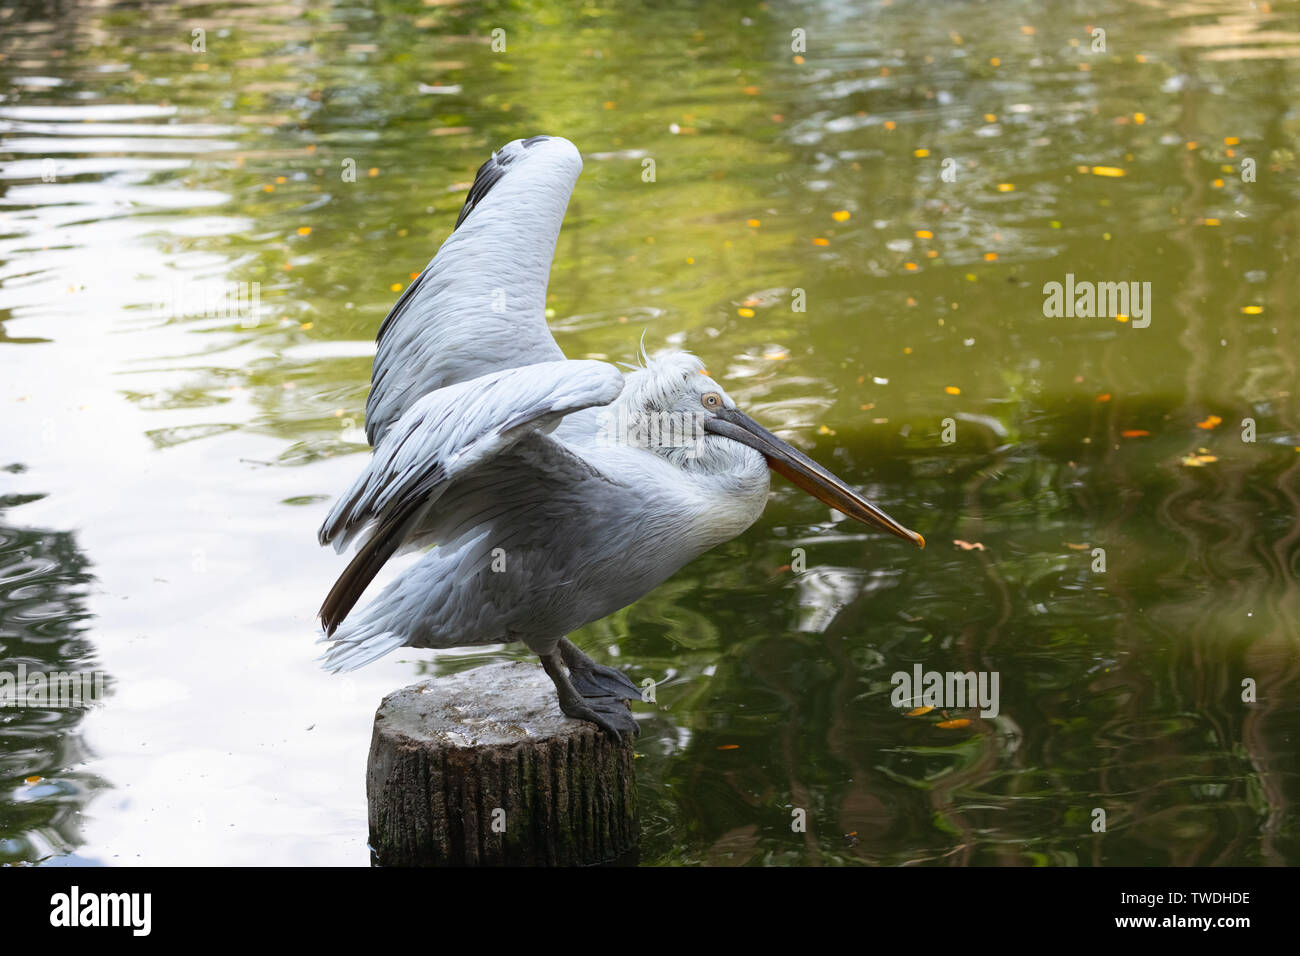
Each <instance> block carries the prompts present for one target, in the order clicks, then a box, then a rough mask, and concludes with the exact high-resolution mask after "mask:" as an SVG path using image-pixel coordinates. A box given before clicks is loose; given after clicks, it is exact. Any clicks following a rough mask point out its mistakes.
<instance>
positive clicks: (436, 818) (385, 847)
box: [366, 663, 640, 866]
mask: <svg viewBox="0 0 1300 956" xmlns="http://www.w3.org/2000/svg"><path fill="white" fill-rule="evenodd" d="M632 750H633V748H632V744H630V743H619V742H617V741H614V740H612V739H611V738H610V737H609V736H608V735H606V734H604V733H602V732H601V730H600V729H599V728H597V727H596V726H595V725H593V724H589V723H587V722H586V721H583V720H573V719H571V718H568V717H565V716H564V715H563V714H562V713H560V707H559V703H558V701H557V700H556V696H555V686H554V685H553V684H552V683H551V681H550V678H548V677H547V676H546V674H545V672H544V671H543V670H542V669H541V667H540V666H539V665H534V664H521V663H501V664H489V665H486V666H484V667H479V668H476V669H474V670H470V671H464V672H461V673H458V674H452V675H449V676H446V677H438V678H434V679H432V680H429V681H424V682H422V683H419V684H412V685H411V686H409V687H404V688H402V689H401V690H398V691H394V692H393V693H391V694H389V695H388V696H387V697H385V698H384V700H383V702H382V703H381V704H380V705H379V710H378V711H377V712H376V713H375V729H374V735H373V737H372V738H371V743H370V758H369V763H368V767H367V772H366V797H367V803H368V805H369V818H370V846H371V849H372V851H373V853H374V855H375V860H376V862H378V863H379V865H381V866H494V865H497V866H500V865H519V866H581V865H588V864H593V863H605V862H611V861H614V860H616V859H619V858H620V857H624V855H625V854H628V853H629V852H630V851H632V850H634V849H635V848H636V845H637V839H638V837H639V835H640V824H639V821H638V817H637V794H636V775H635V773H634V771H633V769H632V762H633V757H632Z"/></svg>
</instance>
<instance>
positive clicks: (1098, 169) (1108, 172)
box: [1092, 166, 1124, 176]
mask: <svg viewBox="0 0 1300 956" xmlns="http://www.w3.org/2000/svg"><path fill="white" fill-rule="evenodd" d="M1092 174H1093V175H1094V176H1123V175H1124V170H1122V169H1120V168H1119V167H1118V166H1094V167H1092Z"/></svg>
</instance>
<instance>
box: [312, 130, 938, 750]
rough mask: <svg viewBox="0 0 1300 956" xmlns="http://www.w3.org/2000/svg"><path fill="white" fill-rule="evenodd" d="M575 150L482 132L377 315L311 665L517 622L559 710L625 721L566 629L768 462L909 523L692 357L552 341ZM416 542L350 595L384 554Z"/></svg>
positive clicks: (633, 689) (594, 612) (610, 726)
mask: <svg viewBox="0 0 1300 956" xmlns="http://www.w3.org/2000/svg"><path fill="white" fill-rule="evenodd" d="M581 171H582V158H581V156H580V155H579V153H578V150H577V149H576V148H575V147H574V145H573V144H572V143H570V142H569V141H568V140H566V139H563V138H561V137H558V136H531V137H529V138H527V139H517V140H514V141H513V142H510V143H507V144H506V145H505V146H503V147H502V148H501V149H499V150H497V151H496V152H495V153H493V154H492V156H491V158H490V159H488V160H487V162H485V163H484V164H483V165H482V166H481V167H480V168H479V170H478V174H477V175H476V177H475V179H474V182H473V185H472V186H471V187H470V190H469V195H468V197H467V198H466V200H465V205H464V208H463V209H461V212H460V216H459V217H458V218H457V219H456V225H455V228H454V229H453V231H452V233H451V235H450V236H449V237H448V238H447V240H446V242H444V243H443V244H442V246H441V248H439V249H438V251H437V254H436V255H435V256H434V257H433V259H432V261H430V262H429V264H428V266H426V267H425V269H424V271H423V272H421V273H420V275H419V277H418V278H417V279H415V281H414V282H412V283H411V285H410V286H409V287H408V288H407V289H406V290H405V291H404V292H403V293H402V295H401V297H400V298H399V299H398V300H397V303H396V304H395V305H394V306H393V308H392V311H391V312H389V313H388V316H387V317H386V318H385V319H384V321H383V323H382V324H381V325H380V327H379V334H378V346H377V350H376V354H375V360H374V371H373V376H372V387H371V391H370V395H369V398H368V399H367V402H366V423H365V424H366V437H367V439H368V440H369V441H370V444H371V445H372V446H373V454H372V456H371V458H370V460H369V463H368V464H367V465H366V467H365V469H364V470H363V471H362V472H361V474H360V476H358V478H357V479H356V481H355V482H353V484H352V487H351V488H349V489H348V490H347V491H346V492H345V493H344V494H343V495H342V496H341V497H340V498H339V499H338V500H337V501H336V502H335V503H334V505H333V507H332V508H331V510H330V512H329V514H328V516H327V517H326V518H325V521H324V523H323V524H322V525H321V528H320V533H319V539H320V543H321V544H322V545H332V546H333V547H334V548H335V550H336V551H338V552H340V553H342V552H343V551H344V550H345V549H346V548H347V547H348V545H349V544H351V543H352V542H354V541H358V542H360V544H359V548H358V550H357V552H356V555H355V557H353V558H352V560H351V562H350V563H349V564H348V566H347V568H346V569H345V570H344V571H343V573H342V575H341V576H340V577H339V579H338V581H337V582H336V583H335V585H334V587H333V588H332V589H331V590H330V592H329V595H328V596H327V597H326V598H325V602H324V604H323V606H322V607H321V609H320V620H321V624H322V625H323V629H324V634H323V635H322V637H321V641H323V642H327V643H328V645H329V646H328V648H327V649H326V651H325V653H324V654H323V655H322V661H323V664H322V666H324V667H325V668H326V669H327V670H330V671H342V670H351V669H353V668H356V667H360V666H362V665H365V664H368V663H370V662H371V661H374V660H375V659H377V658H379V657H381V656H383V655H384V654H387V653H389V652H390V651H392V650H394V649H395V648H398V647H416V648H446V647H463V646H470V645H479V644H498V643H513V642H520V643H523V644H524V645H526V646H527V647H528V648H529V649H530V650H531V651H532V652H533V653H535V654H537V656H538V657H539V658H540V659H541V663H542V666H543V668H544V669H545V671H546V673H547V675H549V677H550V679H551V680H552V681H553V682H554V684H555V689H556V692H557V694H558V697H559V705H560V710H561V711H563V713H565V714H566V715H568V716H569V717H574V718H578V719H581V720H587V721H591V722H592V723H594V724H596V725H597V726H598V727H600V728H601V729H602V730H603V731H605V732H607V733H609V734H611V735H614V736H615V737H627V736H629V735H635V734H636V733H637V732H638V724H637V721H636V720H635V718H634V716H633V714H632V711H631V710H630V708H629V707H628V705H627V704H626V703H625V701H630V700H641V699H642V697H641V691H640V689H639V688H638V687H637V686H636V685H635V684H634V683H633V682H632V681H631V680H630V679H629V678H628V677H627V676H626V675H625V674H624V673H623V672H622V671H620V670H617V669H615V668H612V667H606V666H603V665H600V664H597V663H596V662H594V661H593V660H592V659H591V658H590V657H588V656H587V655H586V654H584V653H583V652H582V651H581V650H579V649H578V647H577V646H575V645H574V644H573V643H572V642H571V641H570V640H569V639H568V636H567V635H569V634H570V633H572V632H573V631H575V630H577V629H578V628H580V627H582V626H583V625H585V624H589V623H591V622H592V621H596V620H599V619H600V618H602V617H605V616H606V615H608V614H611V613H613V612H614V611H617V610H618V609H619V608H622V607H625V606H627V605H628V604H631V603H632V602H633V601H636V600H637V599H638V598H640V597H642V596H643V595H645V594H647V593H648V592H649V591H650V590H652V589H653V588H655V587H656V586H658V585H659V584H660V583H662V582H663V581H665V580H666V579H667V578H669V577H670V576H672V575H673V574H674V573H676V572H677V570H678V569H679V568H681V567H682V566H683V565H685V564H687V563H689V562H690V561H692V560H694V559H695V558H696V557H698V556H699V555H701V554H703V553H704V552H705V551H708V550H709V549H710V548H712V547H714V546H715V545H718V544H721V543H722V542H724V541H729V540H730V539H732V538H734V537H736V536H737V535H739V534H740V533H741V532H743V531H744V530H745V529H746V528H748V527H749V526H750V525H752V524H753V523H754V522H755V521H756V520H757V519H758V517H759V515H760V514H761V513H762V511H763V506H764V504H765V502H766V500H767V493H768V480H769V469H770V470H771V471H776V472H778V473H779V474H781V475H783V476H784V477H786V478H788V479H789V480H790V481H792V482H794V484H796V485H798V486H799V487H800V488H802V489H803V490H805V491H807V492H808V493H809V494H812V495H813V496H815V497H816V498H818V499H819V500H821V501H822V502H824V503H826V504H827V505H830V506H831V507H832V508H835V509H837V510H839V511H841V512H843V513H844V514H845V515H848V516H849V517H850V518H854V519H856V520H858V521H860V522H863V523H864V524H866V525H869V526H871V527H874V528H877V529H880V530H882V531H885V532H888V533H889V534H892V535H896V536H897V537H899V538H902V539H903V540H905V541H910V542H912V543H913V544H915V545H917V546H919V547H924V546H925V540H924V539H923V538H922V537H921V535H919V534H917V533H916V532H914V531H909V530H908V529H907V528H905V527H903V526H902V525H900V524H899V523H898V522H896V521H895V520H894V519H893V518H891V517H889V515H887V514H885V512H883V511H881V510H880V509H879V508H877V507H876V506H875V505H873V504H871V503H870V502H869V501H867V500H866V499H865V498H863V497H862V496H861V495H859V494H858V493H857V492H855V491H854V490H853V489H852V488H850V487H849V486H848V485H847V484H846V483H845V482H843V481H841V480H840V479H839V478H836V477H835V476H834V475H832V474H831V473H830V472H829V471H827V470H826V469H825V468H823V467H821V466H820V465H818V464H817V463H816V462H814V461H813V460H812V459H810V458H808V457H807V456H805V455H804V454H802V453H801V452H800V451H798V450H797V449H796V448H794V447H792V446H791V445H790V444H788V443H787V442H785V441H782V440H781V439H780V438H778V437H776V436H775V435H773V434H772V433H771V432H769V431H768V430H767V429H765V428H763V426H762V425H760V424H758V423H757V422H756V421H754V420H753V419H752V418H750V417H749V416H748V415H746V414H745V413H744V412H742V411H740V409H738V408H737V407H736V403H735V402H734V401H732V399H731V398H730V396H728V395H727V393H726V391H724V390H723V388H722V386H721V385H719V384H718V383H717V382H715V381H714V380H713V379H712V378H710V377H709V375H708V374H707V373H706V372H705V369H704V365H703V364H702V363H701V361H700V360H699V359H698V358H696V357H695V356H693V355H691V354H688V353H686V352H682V351H674V352H669V353H666V354H661V355H658V356H656V357H654V358H648V357H646V356H645V351H644V348H642V350H641V361H640V362H639V363H638V364H637V365H636V366H635V367H632V368H630V369H629V370H628V371H626V372H623V371H620V369H618V368H617V367H615V366H614V365H611V364H608V363H606V362H601V361H590V360H571V359H566V358H565V357H564V354H563V353H562V352H561V351H560V348H559V346H558V345H556V343H555V340H554V339H553V338H552V337H551V333H550V331H549V329H548V328H547V325H546V315H545V309H546V286H547V280H548V276H549V273H550V269H551V261H552V259H553V258H554V255H555V244H556V240H557V238H558V236H559V232H560V224H561V222H562V221H563V219H564V212H565V209H566V207H567V206H568V203H569V196H570V194H571V193H572V192H573V188H574V186H575V184H576V183H577V180H578V175H579V173H580V172H581ZM656 426H662V427H656ZM415 549H424V550H425V553H424V554H423V555H422V556H421V557H420V558H419V559H418V560H416V561H415V562H414V563H413V564H411V565H410V566H409V567H408V568H406V569H405V570H404V571H403V572H402V573H401V574H400V575H398V576H397V577H396V578H395V579H394V580H393V581H392V583H390V584H388V585H387V587H385V588H384V589H383V590H382V592H381V593H380V594H379V595H378V596H377V597H376V598H375V599H374V600H373V601H372V602H371V603H370V604H368V605H367V606H366V607H365V608H364V609H363V610H362V611H360V612H359V613H357V614H352V610H353V608H354V606H355V605H356V603H357V601H358V600H359V598H360V597H361V595H362V592H364V591H365V590H366V587H367V585H369V584H370V582H371V581H372V580H373V579H374V577H375V575H376V574H377V573H378V572H379V570H380V568H381V567H382V566H383V565H384V564H385V562H387V561H388V560H389V558H391V557H392V556H393V555H394V554H396V553H398V552H399V551H409V550H415Z"/></svg>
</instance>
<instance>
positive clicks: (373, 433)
mask: <svg viewBox="0 0 1300 956" xmlns="http://www.w3.org/2000/svg"><path fill="white" fill-rule="evenodd" d="M581 172H582V157H581V156H580V155H579V154H578V150H577V149H576V148H575V147H574V145H573V144H572V143H570V142H569V141H568V140H567V139H562V138H560V137H558V136H531V137H529V138H528V139H517V140H514V141H513V142H510V143H507V144H506V145H505V146H502V147H501V148H500V149H499V150H497V151H496V152H495V153H493V154H492V157H491V158H490V159H489V160H488V161H487V162H486V163H484V164H483V165H482V167H480V168H479V171H478V175H477V176H476V177H475V179H474V185H473V186H472V187H470V191H469V196H468V198H467V199H466V200H465V207H464V209H462V210H461V213H460V218H459V219H457V220H456V229H455V231H454V232H453V233H452V234H451V236H449V237H448V239H447V241H446V242H444V243H443V244H442V248H440V249H439V250H438V253H437V255H435V256H434V257H433V260H432V261H431V262H430V263H429V264H428V265H427V266H426V267H425V269H424V271H423V272H422V273H420V276H419V278H417V279H416V280H415V281H414V282H412V283H411V285H410V286H408V287H407V289H406V291H405V292H403V293H402V296H401V298H399V299H398V300H397V304H396V305H394V306H393V310H392V311H391V312H389V313H388V317H387V318H385V319H384V322H383V324H382V325H381V326H380V327H379V338H378V342H379V347H378V350H377V352H376V353H375V365H374V373H373V376H372V382H371V387H370V398H369V399H368V400H367V402H366V437H367V438H368V439H369V440H370V443H371V444H372V445H374V446H375V447H378V446H379V444H380V442H381V441H382V440H383V438H384V435H385V433H386V432H387V431H388V430H389V429H390V428H391V427H392V426H393V425H394V423H396V422H397V420H398V419H399V418H401V416H402V413H403V412H405V411H406V410H407V409H408V408H410V407H411V405H412V404H413V403H414V402H415V401H416V400H418V399H419V398H420V396H422V395H426V394H428V393H429V392H431V391H433V390H435V389H438V388H442V387H444V386H447V385H454V384H456V383H457V382H465V381H468V380H469V379H472V378H477V377H478V376H480V375H485V374H487V373H488V372H495V371H499V370H501V369H506V368H518V367H519V366H521V365H532V364H535V363H538V362H549V361H555V360H558V359H562V358H564V353H562V352H561V351H560V347H559V346H558V345H556V344H555V339H553V338H552V337H551V332H550V330H549V329H548V328H547V327H546V284H547V280H548V278H549V276H550V272H551V260H552V259H553V258H554V257H555V243H556V240H557V238H558V237H559V234H560V223H561V222H562V221H563V220H564V211H565V209H566V208H567V207H568V204H569V196H570V194H571V193H572V192H573V187H574V184H575V183H576V182H577V181H578V174H579V173H581Z"/></svg>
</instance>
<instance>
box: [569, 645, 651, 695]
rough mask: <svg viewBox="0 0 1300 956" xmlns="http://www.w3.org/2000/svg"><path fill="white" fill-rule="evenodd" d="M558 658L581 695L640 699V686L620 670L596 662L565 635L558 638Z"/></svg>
mask: <svg viewBox="0 0 1300 956" xmlns="http://www.w3.org/2000/svg"><path fill="white" fill-rule="evenodd" d="M560 658H561V659H562V660H563V661H564V666H565V667H567V668H568V669H569V678H570V679H571V680H572V681H573V686H574V687H575V688H577V690H578V693H579V694H581V695H582V696H583V697H621V698H622V699H623V700H641V699H642V697H641V688H639V687H637V686H636V684H634V683H632V681H631V680H630V679H629V678H628V676H627V675H626V674H624V673H623V672H622V671H620V670H617V669H615V668H613V667H606V666H605V665H604V664H597V663H596V662H595V661H593V660H592V659H591V658H590V657H588V656H587V655H586V654H584V653H582V651H580V650H579V649H578V647H577V645H576V644H574V643H573V642H572V641H570V640H569V639H568V638H567V637H562V638H560Z"/></svg>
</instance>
